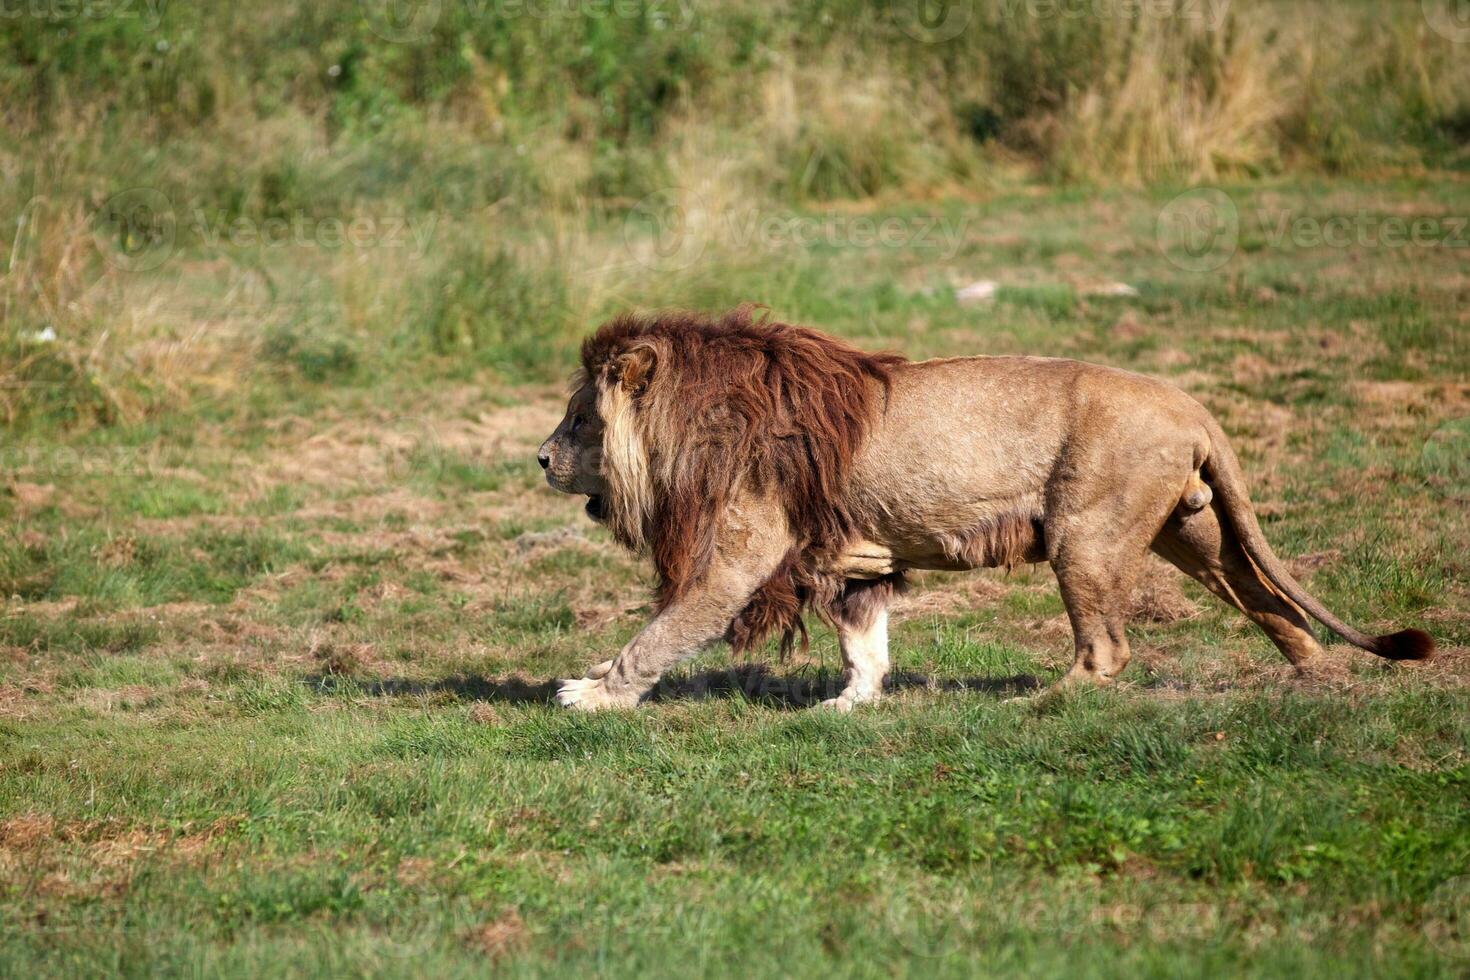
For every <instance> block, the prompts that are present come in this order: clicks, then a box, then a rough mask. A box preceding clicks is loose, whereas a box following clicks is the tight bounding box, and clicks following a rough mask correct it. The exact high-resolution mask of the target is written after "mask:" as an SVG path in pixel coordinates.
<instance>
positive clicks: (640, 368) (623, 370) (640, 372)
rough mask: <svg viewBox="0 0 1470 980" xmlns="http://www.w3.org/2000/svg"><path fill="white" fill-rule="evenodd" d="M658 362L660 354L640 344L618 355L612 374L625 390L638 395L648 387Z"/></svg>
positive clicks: (635, 395)
mask: <svg viewBox="0 0 1470 980" xmlns="http://www.w3.org/2000/svg"><path fill="white" fill-rule="evenodd" d="M657 363H658V355H657V354H656V353H654V350H653V348H652V347H650V346H649V345H647V344H640V345H638V346H637V347H633V348H630V349H629V350H627V351H625V352H624V353H622V354H619V355H618V358H617V360H616V361H614V362H613V365H612V376H613V378H614V379H616V381H617V384H618V385H619V386H621V387H622V389H623V390H624V391H626V392H627V393H628V394H630V395H633V396H634V397H637V396H638V395H641V394H643V391H644V389H646V388H647V387H648V382H649V381H650V380H651V379H652V378H653V370H654V367H655V365H657Z"/></svg>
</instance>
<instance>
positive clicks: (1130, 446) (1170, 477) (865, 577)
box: [538, 306, 1434, 711]
mask: <svg viewBox="0 0 1470 980" xmlns="http://www.w3.org/2000/svg"><path fill="white" fill-rule="evenodd" d="M573 387H574V391H573V394H572V395H571V399H570V402H569V404H568V407H567V412H566V416H565V418H563V419H562V421H561V423H560V424H559V425H558V426H557V427H556V430H555V431H554V432H553V433H552V434H551V436H550V437H549V438H548V439H547V440H546V442H545V443H543V444H542V446H541V448H540V450H539V452H538V459H539V462H540V464H541V467H542V468H543V469H544V470H545V471H546V479H547V482H548V483H549V484H550V485H551V487H552V488H554V489H556V490H559V491H562V492H564V493H569V494H579V495H584V496H586V497H587V505H586V510H587V513H588V515H589V516H590V517H591V518H592V519H593V520H595V521H597V522H600V523H602V524H604V525H605V526H606V527H607V528H608V529H609V531H610V532H611V533H612V535H613V537H614V538H615V539H616V540H617V541H618V542H620V543H621V544H622V545H624V546H626V547H628V548H630V549H632V550H633V551H635V552H638V553H643V554H647V555H648V556H650V557H651V558H652V561H653V566H654V570H655V572H656V576H657V585H656V603H655V610H656V611H655V615H654V616H653V618H652V620H651V621H650V622H649V623H648V624H647V625H646V626H644V627H643V629H642V630H641V631H640V632H639V633H638V634H637V635H636V636H635V637H634V638H633V639H632V640H631V641H630V642H629V643H628V644H627V645H626V646H625V647H624V648H623V649H622V651H621V652H620V653H619V654H618V655H617V656H616V657H614V658H613V659H612V660H609V661H606V662H604V663H601V664H598V665H597V666H595V667H593V668H592V669H591V670H589V671H588V672H587V674H586V676H584V677H581V678H578V679H573V680H566V681H563V682H561V684H560V687H559V690H558V694H557V699H558V700H559V701H560V703H561V704H563V705H565V706H567V707H569V708H575V709H580V710H597V709H603V708H616V707H626V706H632V705H636V704H637V703H638V702H639V701H640V700H641V699H642V698H644V697H645V695H647V694H648V693H649V692H650V691H651V690H652V689H653V687H654V686H655V685H656V683H657V682H658V680H659V678H660V677H661V676H662V675H663V674H664V672H665V671H667V670H669V669H670V668H671V667H673V666H674V665H675V664H676V663H678V662H679V661H680V660H682V659H683V658H685V657H687V656H689V655H691V654H693V653H695V652H697V651H698V650H700V649H702V648H704V647H706V646H708V645H710V644H712V643H715V642H717V641H719V640H721V639H724V640H726V641H728V642H729V643H730V644H731V645H732V647H733V648H734V649H735V650H736V651H737V652H739V651H743V650H746V649H749V648H750V647H752V646H754V645H755V644H757V643H760V642H761V641H762V640H763V639H765V638H767V637H769V636H772V635H775V634H779V635H780V636H781V643H782V648H783V650H785V649H789V648H790V646H791V644H792V643H793V642H794V638H795V637H796V636H797V635H798V634H799V635H800V636H801V638H802V641H803V642H805V637H806V633H805V627H804V625H803V617H804V615H805V614H807V613H808V612H810V613H814V614H816V615H818V616H819V617H821V618H822V619H823V620H824V621H826V622H828V623H830V624H831V625H832V626H833V628H834V629H835V631H836V633H837V636H838V645H839V648H840V650H841V655H842V663H843V681H842V687H841V691H840V693H839V694H838V695H837V696H836V697H835V698H832V699H830V700H828V701H825V702H823V704H824V705H826V706H828V707H831V708H835V709H837V710H839V711H850V710H852V709H853V708H854V707H855V706H857V705H860V704H869V703H872V702H876V701H878V700H879V699H880V698H881V697H882V694H883V683H884V678H885V676H886V675H887V673H888V635H887V619H888V617H887V607H888V604H889V600H890V598H891V597H892V596H893V594H894V592H895V590H897V589H898V588H900V587H901V586H902V584H903V581H904V576H905V573H906V572H908V571H910V570H913V569H944V570H967V569H975V568H996V567H1007V568H1009V567H1012V566H1015V565H1017V564H1021V563H1040V562H1048V563H1050V565H1051V567H1052V569H1053V571H1054V572H1055V574H1056V579H1057V585H1058V587H1059V589H1060V591H1061V596H1062V600H1063V602H1064V603H1065V605H1066V609H1067V617H1068V619H1069V620H1070V623H1071V627H1072V634H1073V643H1074V648H1075V659H1074V662H1073V663H1072V666H1071V668H1070V669H1069V670H1068V671H1067V672H1066V674H1065V675H1064V676H1063V677H1062V678H1061V680H1059V681H1058V682H1057V684H1056V685H1055V688H1056V689H1062V690H1065V689H1067V688H1070V687H1073V686H1076V685H1079V684H1098V685H1100V684H1108V683H1110V682H1112V681H1113V680H1114V679H1116V678H1117V677H1118V675H1119V674H1120V673H1121V672H1122V671H1123V669H1124V668H1125V667H1127V665H1128V661H1129V656H1130V653H1129V647H1128V638H1127V636H1126V634H1125V629H1124V627H1125V621H1126V618H1127V610H1128V609H1129V598H1130V594H1131V591H1132V589H1133V587H1134V584H1135V581H1136V580H1137V578H1138V574H1139V571H1140V568H1141V566H1142V564H1143V562H1144V559H1145V557H1146V556H1147V553H1148V552H1149V551H1150V550H1152V551H1153V552H1155V553H1156V554H1158V555H1160V556H1162V557H1163V558H1164V559H1166V560H1167V561H1169V562H1171V563H1172V564H1174V565H1175V566H1177V567H1178V568H1179V569H1181V570H1182V571H1184V572H1185V573H1186V574H1188V575H1190V576H1192V577H1193V578H1195V579H1197V580H1198V581H1199V582H1200V583H1201V584H1203V585H1204V587H1205V588H1206V589H1208V590H1209V591H1210V592H1211V593H1213V594H1214V595H1215V596H1217V597H1218V598H1220V599H1221V600H1223V601H1224V602H1226V603H1229V604H1230V605H1232V606H1234V607H1235V608H1237V609H1239V610H1240V611H1241V612H1243V613H1244V614H1245V615H1246V616H1247V617H1249V618H1250V619H1251V620H1252V621H1253V622H1254V623H1256V625H1258V626H1259V627H1260V628H1261V629H1262V630H1264V631H1265V633H1266V635H1267V636H1269V637H1270V638H1271V640H1272V642H1274V643H1275V644H1276V646H1277V647H1278V648H1279V649H1280V650H1281V652H1282V654H1284V655H1285V657H1286V659H1287V660H1288V661H1289V662H1290V663H1292V664H1293V665H1296V666H1297V667H1298V668H1301V667H1302V666H1303V665H1305V664H1307V663H1308V662H1309V661H1310V660H1311V659H1312V658H1313V657H1315V656H1316V655H1318V654H1319V653H1320V651H1321V647H1320V646H1319V645H1318V643H1317V640H1316V638H1315V637H1314V636H1313V633H1312V626H1311V622H1310V620H1309V619H1308V616H1311V617H1312V618H1313V619H1316V620H1317V621H1318V622H1320V623H1322V624H1323V625H1324V626H1326V627H1327V628H1328V629H1330V630H1332V632H1334V633H1336V634H1337V635H1338V636H1340V637H1342V638H1343V639H1345V640H1346V641H1348V642H1349V643H1351V644H1353V645H1354V646H1357V647H1360V648H1362V649H1364V650H1367V651H1369V652H1371V653H1374V654H1377V655H1378V656H1380V657H1384V658H1387V659H1389V660H1427V659H1429V658H1430V657H1431V656H1432V655H1433V653H1434V641H1433V640H1432V639H1431V638H1430V637H1429V635H1428V634H1426V633H1424V632H1423V631H1421V630H1417V629H1406V630H1402V631H1400V632H1396V633H1391V634H1386V635H1383V636H1371V635H1368V634H1365V633H1363V632H1360V631H1359V630H1357V629H1354V628H1353V627H1352V626H1349V625H1348V624H1346V623H1344V622H1343V621H1342V620H1340V619H1338V618H1337V617H1336V616H1335V615H1333V614H1332V612H1330V611H1329V610H1328V609H1327V608H1326V607H1325V606H1324V605H1323V604H1322V603H1321V602H1319V601H1318V600H1317V599H1316V598H1314V597H1313V596H1312V595H1310V594H1309V593H1308V592H1307V591H1306V590H1305V589H1303V588H1302V586H1301V585H1300V584H1298V583H1297V581H1296V580H1295V579H1294V578H1293V577H1292V575H1291V574H1290V573H1289V572H1288V571H1287V570H1286V568H1285V566H1284V565H1283V564H1282V562H1281V560H1280V559H1278V558H1277V557H1276V554H1275V553H1274V552H1273V551H1272V550H1271V547H1270V545H1269V544H1268V543H1267V541H1266V538H1265V536H1264V535H1263V534H1262V533H1261V528H1260V525H1259V524H1258V523H1257V521H1256V516H1255V512H1254V510H1253V509H1252V506H1251V502H1250V497H1249V496H1248V494H1247V492H1246V483H1245V477H1244V474H1243V473H1242V470H1241V465H1240V463H1239V461H1238V460H1237V459H1236V456H1235V453H1234V452H1233V451H1232V450H1231V448H1230V444H1229V442H1228V441H1227V440H1226V438H1225V434H1224V432H1223V431H1222V430H1221V428H1220V426H1219V425H1218V424H1217V423H1216V421H1215V420H1214V418H1212V417H1211V415H1210V413H1209V412H1208V411H1207V410H1206V409H1205V408H1204V406H1202V405H1201V404H1199V403H1198V402H1196V401H1195V400H1194V399H1192V398H1190V397H1189V396H1188V395H1186V394H1185V393H1184V392H1183V391H1181V390H1179V389H1178V388H1175V387H1174V386H1172V385H1169V384H1167V383H1165V382H1162V381H1157V380H1153V379H1151V378H1147V377H1144V376H1142V375H1138V374H1133V373H1130V372H1128V371H1122V370H1118V369H1115V368H1111V367H1103V366H1100V365H1094V364H1087V363H1083V362H1079V361H1071V360H1062V359H1056V358H1046V357H1025V356H990V357H959V358H946V359H939V360H928V361H917V362H916V361H910V360H907V359H906V358H904V357H902V356H901V355H898V354H891V353H884V354H872V353H866V352H864V351H862V350H859V349H857V348H856V347H853V346H851V345H849V344H847V343H845V342H843V341H841V340H838V339H835V338H833V337H829V336H826V335H824V334H822V333H820V332H818V331H816V330H812V329H809V328H806V327H799V326H791V325H788V324H784V323H779V322H775V321H773V320H771V319H770V318H769V317H768V316H766V315H765V314H757V313H756V312H755V309H754V308H752V307H750V306H742V307H740V308H738V309H736V310H733V311H731V312H728V313H725V314H723V315H700V314H695V313H684V312H668V313H659V314H650V315H631V314H630V315H624V316H619V317H616V318H614V319H613V320H611V321H609V322H607V323H606V324H604V325H603V326H601V327H600V328H599V329H598V330H597V331H596V332H595V333H593V334H592V335H591V336H590V337H588V338H587V340H586V341H585V342H584V344H583V346H582V351H581V368H580V370H579V371H578V372H577V374H576V376H575V379H574V383H573Z"/></svg>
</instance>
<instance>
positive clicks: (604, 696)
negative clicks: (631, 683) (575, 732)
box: [556, 668, 638, 711]
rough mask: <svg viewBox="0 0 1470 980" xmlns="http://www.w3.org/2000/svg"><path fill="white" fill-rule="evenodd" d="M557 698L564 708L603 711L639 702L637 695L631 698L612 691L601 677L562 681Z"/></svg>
mask: <svg viewBox="0 0 1470 980" xmlns="http://www.w3.org/2000/svg"><path fill="white" fill-rule="evenodd" d="M593 669H594V670H595V669H597V668H593ZM556 700H557V703H558V704H560V705H561V706H562V707H563V708H571V709H572V710H574V711H602V710H604V709H607V708H624V707H630V706H632V705H634V704H637V703H638V699H637V698H636V697H635V698H632V699H631V700H630V699H628V698H622V697H618V696H617V695H615V694H613V693H612V692H610V691H609V690H608V689H607V685H606V684H604V683H603V682H602V678H600V677H578V678H575V679H573V680H565V681H562V682H561V686H560V687H558V688H557V691H556Z"/></svg>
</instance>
